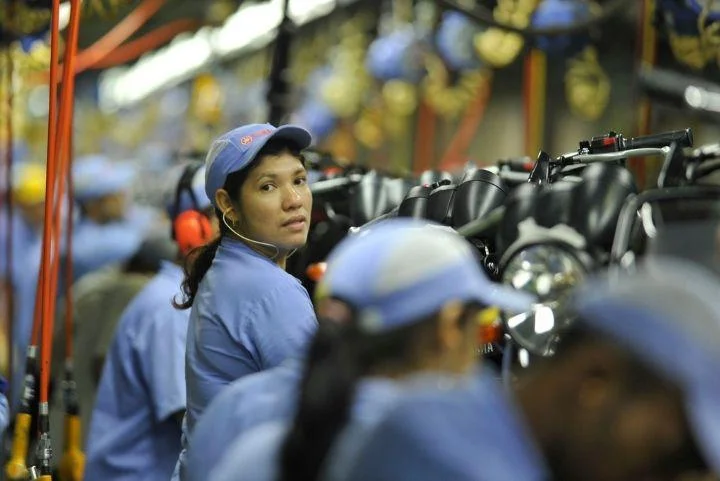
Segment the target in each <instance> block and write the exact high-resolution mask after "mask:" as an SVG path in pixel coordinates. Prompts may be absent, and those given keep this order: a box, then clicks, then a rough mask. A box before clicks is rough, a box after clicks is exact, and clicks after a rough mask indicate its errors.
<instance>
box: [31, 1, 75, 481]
mask: <svg viewBox="0 0 720 481" xmlns="http://www.w3.org/2000/svg"><path fill="white" fill-rule="evenodd" d="M56 4H57V7H58V9H55V6H56ZM70 5H71V7H70V28H69V32H68V40H67V47H66V55H65V66H66V68H65V69H64V71H63V79H62V86H63V91H62V99H61V102H60V118H59V121H58V129H57V131H56V133H57V132H59V134H60V135H59V136H58V135H56V137H55V144H54V146H53V147H54V150H55V155H56V157H55V159H54V160H55V161H57V160H58V157H59V160H60V162H59V169H57V172H53V173H54V174H56V175H54V176H53V179H52V181H51V182H49V183H48V185H49V186H52V188H53V191H52V195H50V192H49V191H48V198H50V199H52V202H51V203H52V204H53V205H52V206H49V205H48V203H46V205H45V212H46V216H47V215H48V214H50V213H51V212H53V213H54V216H53V218H52V219H48V218H47V217H46V219H45V233H46V235H50V236H51V237H50V239H51V242H50V244H49V246H50V247H51V248H52V252H48V251H46V250H43V264H44V265H50V273H49V274H50V275H49V276H48V275H46V276H45V277H44V279H43V303H42V306H43V309H42V314H43V315H42V332H41V342H40V348H41V352H40V396H39V402H38V431H39V441H38V464H39V472H40V479H41V480H44V481H50V480H51V474H52V442H51V439H50V419H49V412H50V410H49V405H48V397H49V388H50V362H51V359H52V335H53V324H54V315H55V306H56V300H57V296H56V295H53V293H52V288H53V287H56V286H57V279H58V271H59V268H60V232H61V223H62V222H61V220H62V215H61V213H62V200H63V198H64V188H65V182H64V181H63V180H64V179H67V178H68V177H70V169H69V167H70V155H69V147H70V146H71V145H70V142H69V140H68V139H69V138H70V136H71V135H72V130H71V123H72V118H73V115H72V110H73V107H74V105H73V99H74V95H75V60H76V53H77V44H78V34H79V29H80V0H71V3H70ZM59 6H60V5H59V0H53V15H56V14H57V12H58V10H59ZM55 188H57V194H56V193H55ZM68 196H70V193H68ZM51 207H52V208H51ZM49 221H52V227H53V229H52V231H50V227H51V223H50V222H49ZM51 256H52V257H51ZM46 274H47V273H46Z"/></svg>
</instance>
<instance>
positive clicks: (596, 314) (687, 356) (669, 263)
mask: <svg viewBox="0 0 720 481" xmlns="http://www.w3.org/2000/svg"><path fill="white" fill-rule="evenodd" d="M719 292H720V279H718V277H717V276H716V275H714V274H713V273H712V272H711V271H710V270H708V269H706V268H704V267H702V266H700V265H697V264H693V263H690V262H687V261H682V260H680V259H671V258H664V259H661V258H655V259H653V261H652V264H647V265H644V266H642V267H641V268H640V269H639V270H638V272H636V273H634V274H632V275H626V276H625V277H622V278H620V279H615V278H613V279H608V278H603V279H602V280H599V281H596V282H590V283H588V284H587V285H586V286H584V287H583V288H582V289H581V290H580V291H579V292H578V293H577V295H576V299H575V301H574V306H573V307H574V309H575V311H576V312H577V313H578V314H579V319H582V322H585V323H586V324H587V325H588V326H589V327H591V328H594V329H596V330H598V331H600V332H604V333H605V334H606V335H608V336H610V337H612V338H614V339H616V340H617V341H618V342H620V343H622V344H624V345H625V346H626V348H627V349H628V350H630V351H632V352H635V353H636V355H637V356H638V357H640V358H641V359H644V360H645V362H647V363H648V364H649V365H651V366H654V367H655V368H656V369H658V371H660V372H662V373H664V374H665V376H666V377H668V378H669V379H672V380H674V381H675V383H676V384H677V385H678V386H679V387H680V388H682V390H683V392H684V394H685V402H686V407H687V408H686V410H687V415H688V419H689V421H690V424H691V428H692V431H693V433H694V435H695V439H696V442H697V443H698V447H699V448H700V450H701V452H703V453H704V454H705V457H706V461H707V462H708V463H709V465H710V466H712V467H713V468H714V470H715V472H718V473H720V409H719V408H718V406H720V382H718V373H719V372H720V298H719V297H718V293H719Z"/></svg>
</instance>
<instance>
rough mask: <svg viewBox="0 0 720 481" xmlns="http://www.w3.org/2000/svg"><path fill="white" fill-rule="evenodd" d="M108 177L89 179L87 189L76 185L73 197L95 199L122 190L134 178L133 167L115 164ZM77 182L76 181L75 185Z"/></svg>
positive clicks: (128, 185)
mask: <svg viewBox="0 0 720 481" xmlns="http://www.w3.org/2000/svg"><path fill="white" fill-rule="evenodd" d="M108 174H109V177H108V178H105V179H102V180H101V181H100V180H98V181H94V180H91V181H90V184H89V186H88V188H87V189H84V188H83V187H80V186H78V187H79V188H77V190H76V192H75V197H76V198H77V199H78V200H83V199H97V198H98V197H102V196H104V195H108V194H114V193H117V192H122V191H123V190H125V189H127V188H128V187H130V185H131V184H132V181H133V179H134V178H135V169H134V168H133V167H131V166H129V165H117V166H116V167H115V168H113V170H112V171H111V172H109V173H108ZM78 184H79V183H76V186H77V185H78Z"/></svg>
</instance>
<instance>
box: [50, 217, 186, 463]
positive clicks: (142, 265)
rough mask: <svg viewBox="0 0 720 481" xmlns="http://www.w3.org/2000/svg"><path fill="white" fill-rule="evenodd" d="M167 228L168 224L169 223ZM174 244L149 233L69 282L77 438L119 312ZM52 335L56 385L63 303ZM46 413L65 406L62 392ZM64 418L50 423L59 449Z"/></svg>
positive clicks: (172, 254) (58, 412)
mask: <svg viewBox="0 0 720 481" xmlns="http://www.w3.org/2000/svg"><path fill="white" fill-rule="evenodd" d="M168 228H169V227H168ZM176 258H177V245H176V244H175V242H174V241H173V240H172V239H170V238H169V237H168V235H167V230H165V231H164V232H163V235H158V234H157V233H154V232H153V233H150V234H149V235H148V236H147V238H146V239H145V240H144V241H143V243H142V244H141V245H140V248H139V249H138V251H137V252H136V253H135V255H133V256H132V257H131V258H130V259H129V260H128V261H127V262H125V263H123V264H111V265H108V266H106V267H103V268H102V269H99V270H97V271H95V272H91V273H89V274H86V275H85V276H83V277H82V278H81V279H79V280H78V281H77V282H76V283H75V285H74V286H73V298H74V300H73V333H74V343H75V352H76V356H75V359H73V370H74V374H75V376H74V377H75V384H76V388H77V391H76V394H77V400H78V404H79V408H80V419H81V424H82V429H83V431H82V439H87V434H88V431H89V429H90V415H91V413H92V409H93V406H94V405H95V395H96V391H97V388H98V384H99V381H100V374H101V372H102V367H103V364H104V362H105V357H106V353H107V351H108V350H109V347H110V342H111V340H112V338H113V335H114V333H115V327H116V326H117V323H118V322H119V320H120V316H121V315H122V313H123V312H124V311H125V308H126V307H127V305H128V304H129V303H130V301H131V300H132V299H133V298H134V297H135V296H136V295H137V294H138V293H139V292H140V290H141V289H142V288H143V287H145V285H146V284H147V283H148V282H149V281H150V279H152V277H154V276H155V274H157V273H158V271H159V270H160V267H161V263H162V262H163V261H169V262H174V261H175V260H176ZM59 312H60V318H59V319H58V320H57V321H56V323H55V325H56V332H55V335H54V336H53V366H52V369H51V371H50V372H51V373H52V376H53V377H54V378H55V379H56V382H55V383H54V384H55V386H56V388H57V389H61V388H62V383H61V382H59V381H60V380H62V379H63V376H64V375H65V374H64V373H65V354H66V353H65V322H64V313H65V308H64V306H61V307H60V309H59ZM53 398H54V399H53V403H52V406H51V411H50V416H51V418H52V419H61V418H62V416H63V413H64V410H65V406H64V402H63V396H62V395H61V393H59V392H58V393H57V394H56V395H55V396H53ZM64 429H65V426H64V423H51V425H50V433H51V436H52V439H53V446H54V448H55V449H56V450H57V452H62V448H63V441H64V435H63V433H64Z"/></svg>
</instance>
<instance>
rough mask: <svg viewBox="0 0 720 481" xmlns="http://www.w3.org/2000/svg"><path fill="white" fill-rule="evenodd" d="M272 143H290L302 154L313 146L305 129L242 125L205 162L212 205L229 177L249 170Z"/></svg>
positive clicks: (214, 146) (220, 140)
mask: <svg viewBox="0 0 720 481" xmlns="http://www.w3.org/2000/svg"><path fill="white" fill-rule="evenodd" d="M271 139H282V140H287V141H288V142H292V143H294V144H296V146H297V147H298V148H299V149H301V150H302V149H306V148H307V147H309V146H310V144H311V143H312V136H311V135H310V132H308V131H307V130H305V129H303V128H302V127H298V126H295V125H283V126H280V127H275V126H273V125H271V124H250V125H243V126H241V127H237V128H236V129H233V130H231V131H230V132H227V133H225V134H223V135H221V136H220V137H218V138H217V139H215V140H214V141H213V143H212V145H211V146H210V150H209V151H208V154H207V157H206V159H205V167H206V170H205V192H206V194H207V197H208V198H209V199H210V200H211V201H212V202H213V204H214V203H215V192H217V191H218V189H221V188H222V187H223V185H225V179H226V178H227V176H228V175H230V174H232V173H233V172H238V171H240V170H242V169H244V168H245V167H247V166H248V165H249V164H250V163H251V162H252V161H253V160H255V157H256V156H257V154H258V152H259V151H260V149H262V148H263V147H264V146H265V144H267V143H268V141H269V140H271Z"/></svg>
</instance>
